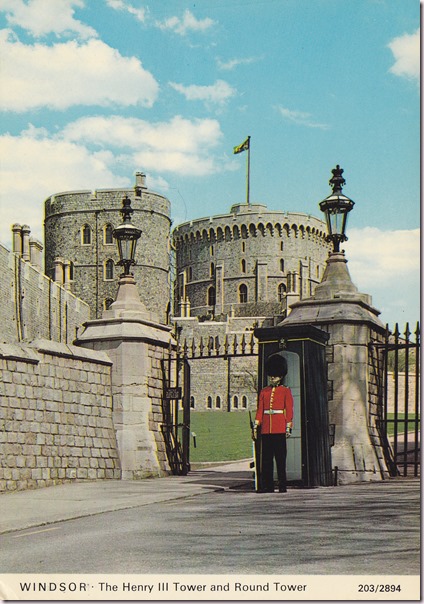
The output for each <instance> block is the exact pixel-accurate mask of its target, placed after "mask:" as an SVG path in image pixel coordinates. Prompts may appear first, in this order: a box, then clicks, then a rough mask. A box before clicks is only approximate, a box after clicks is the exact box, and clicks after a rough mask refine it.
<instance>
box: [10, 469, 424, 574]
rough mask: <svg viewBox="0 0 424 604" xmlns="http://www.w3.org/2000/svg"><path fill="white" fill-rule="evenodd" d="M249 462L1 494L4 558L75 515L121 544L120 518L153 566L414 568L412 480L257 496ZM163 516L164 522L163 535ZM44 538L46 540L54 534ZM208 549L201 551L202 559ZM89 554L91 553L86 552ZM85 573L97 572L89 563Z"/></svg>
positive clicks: (416, 542) (336, 570)
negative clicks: (25, 539)
mask: <svg viewBox="0 0 424 604" xmlns="http://www.w3.org/2000/svg"><path fill="white" fill-rule="evenodd" d="M249 461H250V460H245V461H242V462H235V463H229V464H223V465H220V466H214V467H207V468H202V469H198V470H194V471H192V472H190V473H189V475H188V476H184V477H182V476H181V477H179V476H169V477H166V478H158V479H148V480H141V481H114V480H108V481H97V482H75V483H68V484H62V485H59V486H54V487H47V488H43V489H37V490H31V491H19V492H12V493H5V494H1V495H0V509H1V518H0V533H1V534H2V540H3V542H4V545H3V548H4V549H3V555H2V556H1V558H2V559H3V562H2V564H4V563H5V562H6V563H7V561H8V559H9V560H10V555H9V556H8V551H7V549H8V544H9V545H10V551H9V554H13V555H15V560H21V559H22V560H24V557H23V556H24V554H25V555H27V557H28V560H29V561H28V564H31V558H30V553H31V552H27V553H26V552H24V550H22V552H21V553H19V552H18V550H16V551H14V552H12V547H15V546H14V545H13V544H12V541H13V539H12V538H13V536H14V534H15V533H16V532H19V531H21V532H22V531H26V530H28V529H33V528H34V527H46V526H49V525H54V524H55V523H60V522H63V521H74V522H77V521H78V522H79V523H85V526H87V523H88V522H91V525H90V526H93V527H94V524H97V525H99V528H97V526H96V531H99V533H98V534H100V535H101V534H102V526H101V523H102V522H103V523H104V530H103V532H104V533H105V534H106V533H108V531H110V533H108V534H109V539H110V541H111V543H112V544H113V543H116V545H118V541H119V539H120V537H121V534H120V528H119V527H120V522H121V520H120V518H122V519H123V522H127V523H128V527H129V528H131V530H129V529H128V533H131V534H133V533H134V532H135V531H139V535H142V536H143V539H144V545H145V547H146V550H147V551H149V552H150V558H149V560H148V563H149V564H150V565H152V564H156V565H157V566H156V569H157V571H158V572H159V570H160V571H167V572H172V571H176V570H178V569H179V570H180V571H181V572H200V573H201V572H221V571H222V570H226V571H227V572H228V571H229V572H237V570H238V569H239V570H242V571H244V572H252V569H255V568H256V572H277V571H276V569H282V564H283V563H282V556H284V564H285V571H286V572H291V573H294V574H302V573H311V574H320V573H322V574H364V573H369V574H387V575H418V574H420V482H419V479H414V478H396V479H390V480H386V481H379V482H368V483H359V484H353V485H346V486H337V487H319V488H315V489H301V488H290V487H289V489H288V492H287V494H280V493H277V492H276V493H272V494H268V493H265V494H257V493H255V492H254V491H253V481H252V470H250V469H249ZM113 513H115V514H113ZM113 522H116V527H115V526H113V527H112V524H113ZM161 522H162V526H163V524H164V523H166V524H165V526H166V534H165V531H164V529H162V533H164V534H163V542H161V538H162V537H160V533H161V524H160V523H161ZM75 526H76V525H75ZM78 526H79V525H78ZM182 526H189V527H191V531H186V532H184V531H183V530H182ZM121 533H122V531H121ZM47 535H49V539H50V540H52V539H53V537H54V532H53V533H51V532H50V533H47ZM41 537H43V538H46V537H44V535H40V536H39V538H40V539H41ZM65 537H66V533H64V538H65ZM36 538H38V536H36V537H34V539H36ZM18 541H19V543H20V542H21V541H22V540H18ZM18 541H16V540H15V543H16V544H17V543H18ZM43 543H44V542H43ZM46 543H47V542H46ZM170 543H173V545H174V546H175V547H176V548H177V549H178V551H179V557H178V565H179V566H178V569H176V568H173V567H172V564H174V563H175V555H173V557H172V556H170V555H169V556H168V551H167V550H169V544H170ZM206 544H207V545H206ZM270 544H272V546H271V545H270ZM59 545H60V543H58V546H59ZM206 546H207V551H208V556H204V555H203V556H202V555H201V554H202V551H201V550H202V547H203V548H205V547H206ZM16 547H18V545H16ZM22 547H23V546H22ZM43 547H45V545H43ZM75 547H79V546H78V544H77V545H75ZM87 547H88V548H89V547H90V543H89V540H88V539H87ZM127 548H128V549H131V544H130V543H129V542H128V543H125V542H123V543H122V551H125V550H126V549H127ZM134 551H137V550H136V548H135V547H134ZM288 553H289V555H287V554H288ZM203 554H204V551H203ZM155 555H156V556H157V557H156V558H154V556H155ZM81 556H83V553H82V549H81ZM86 558H87V560H88V561H89V560H90V554H89V553H87V554H86ZM111 559H116V556H115V558H111ZM133 559H134V565H135V566H134V569H131V568H129V567H128V564H129V562H128V560H125V561H123V562H122V564H123V568H125V569H127V570H128V572H136V569H138V571H139V572H152V571H151V570H150V571H149V567H148V566H146V567H144V568H143V567H141V564H142V563H143V562H142V561H141V559H138V560H136V559H135V558H134V557H133ZM258 560H259V562H258ZM53 563H54V557H53V555H52V559H51V564H53ZM105 563H106V562H105ZM22 564H23V562H22ZM93 564H94V562H93ZM146 564H147V562H146ZM240 564H241V568H240V566H238V565H240ZM261 565H262V566H261ZM273 565H274V566H273ZM232 566H233V567H232ZM109 568H110V567H109ZM26 570H27V569H26ZM40 570H41V569H40ZM115 570H116V572H122V569H121V568H118V567H116V569H113V570H112V572H114V571H115ZM75 571H77V569H76V568H75ZM3 572H14V571H13V569H6V570H5V571H3ZM27 572H28V571H27ZM50 572H60V569H59V568H58V569H57V571H55V570H52V571H50ZM87 572H102V569H101V568H100V567H95V566H93V567H92V568H87ZM253 572H254V571H253Z"/></svg>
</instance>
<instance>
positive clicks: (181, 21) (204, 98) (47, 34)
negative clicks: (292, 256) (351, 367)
mask: <svg viewBox="0 0 424 604" xmlns="http://www.w3.org/2000/svg"><path fill="white" fill-rule="evenodd" d="M419 13H420V3H419V1H418V0H313V1H311V0H198V1H196V2H193V1H192V2H188V1H185V0H152V1H151V2H144V1H142V0H0V21H1V28H2V31H1V32H0V43H1V45H2V55H3V68H2V75H1V77H2V86H1V91H0V110H1V112H2V113H1V117H2V132H1V136H0V141H1V150H2V157H3V159H2V162H1V164H0V178H1V181H0V182H1V187H0V189H1V193H0V204H1V206H0V211H1V216H2V221H1V226H0V229H1V230H0V240H1V241H2V242H3V243H4V244H5V245H6V246H8V247H10V225H11V224H12V223H14V222H20V223H23V222H27V223H29V224H30V226H31V228H32V233H33V235H34V236H36V237H38V238H39V239H42V219H43V201H44V199H45V198H46V197H47V196H49V195H50V194H53V193H56V192H59V191H65V190H76V189H96V188H107V187H119V186H127V185H132V184H133V181H134V173H135V172H136V171H139V170H141V171H144V172H145V173H146V174H147V184H148V186H149V188H151V189H154V190H156V191H158V192H160V193H163V194H165V195H166V196H167V197H168V198H169V199H170V200H171V204H172V216H173V220H174V224H178V223H180V222H183V221H185V220H189V219H191V218H197V217H201V216H207V215H212V214H218V213H226V212H227V211H228V210H229V208H230V206H231V205H232V204H234V203H238V202H244V201H245V198H246V184H245V181H246V153H241V154H239V155H233V152H232V150H233V147H234V146H236V145H238V144H240V143H242V142H243V141H244V140H245V138H246V137H247V136H248V135H250V136H251V183H250V186H251V201H252V202H255V201H256V202H260V203H265V204H266V205H267V206H268V207H269V208H270V209H278V210H287V211H301V212H306V213H308V214H309V213H310V214H313V215H315V216H319V215H320V212H319V207H318V203H319V201H321V200H322V199H323V198H325V197H326V196H327V195H328V194H329V193H330V191H331V189H330V187H329V185H328V180H329V178H330V177H331V169H332V168H333V167H334V166H335V165H336V164H337V163H338V164H340V165H341V166H342V167H343V168H344V170H345V173H344V176H345V178H346V186H345V188H344V192H345V193H346V194H347V195H348V196H349V197H351V198H352V199H353V200H354V201H355V208H354V210H353V211H352V213H351V215H350V217H349V220H350V222H349V230H348V236H349V241H348V242H347V243H346V245H345V249H346V252H347V257H348V259H349V265H348V266H349V269H350V272H351V275H352V278H353V280H354V282H355V284H356V285H357V286H358V287H359V289H360V290H361V291H364V292H366V293H370V294H371V295H372V296H373V302H374V305H375V306H376V307H377V308H379V309H380V310H381V311H382V315H381V318H382V320H383V321H384V322H389V323H390V324H393V323H394V322H395V321H399V322H400V323H404V322H405V321H411V322H412V321H416V320H417V319H418V318H419V293H420V292H419V275H420V269H419V241H420V236H419V226H420V133H419V130H420V104H419V103H420V96H419V95H420V88H419V25H420V14H419Z"/></svg>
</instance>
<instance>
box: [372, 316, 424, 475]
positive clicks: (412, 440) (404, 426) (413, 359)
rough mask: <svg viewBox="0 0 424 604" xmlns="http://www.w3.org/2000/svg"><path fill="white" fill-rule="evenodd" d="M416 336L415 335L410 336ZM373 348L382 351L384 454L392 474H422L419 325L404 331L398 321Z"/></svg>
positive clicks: (381, 386) (382, 432) (381, 390)
mask: <svg viewBox="0 0 424 604" xmlns="http://www.w3.org/2000/svg"><path fill="white" fill-rule="evenodd" d="M411 336H413V338H411ZM373 346H374V347H377V348H379V349H380V351H381V353H382V363H383V372H382V383H380V384H379V390H380V396H379V398H380V400H381V407H380V413H379V416H380V419H379V420H378V428H379V431H380V436H381V442H382V444H383V448H384V455H385V458H386V462H387V465H388V467H389V470H390V474H391V475H392V476H418V475H419V473H420V444H421V443H420V424H421V408H420V325H419V323H417V325H416V330H415V332H414V333H412V332H411V331H410V329H409V324H408V323H407V324H406V327H405V331H404V332H403V334H402V333H401V332H400V331H399V326H398V324H397V323H396V325H395V329H394V331H393V333H391V332H390V331H389V329H388V327H387V328H386V335H385V338H384V342H382V343H379V344H376V343H373Z"/></svg>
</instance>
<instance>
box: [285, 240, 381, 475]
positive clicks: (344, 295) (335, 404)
mask: <svg viewBox="0 0 424 604" xmlns="http://www.w3.org/2000/svg"><path fill="white" fill-rule="evenodd" d="M379 314H380V313H379V311H378V310H377V309H376V308H374V307H373V306H372V300H371V296H369V295H368V294H363V293H360V292H359V291H358V289H357V287H356V286H355V285H354V284H353V283H352V280H351V277H350V274H349V271H348V268H347V260H346V258H345V254H344V252H343V251H339V252H332V253H330V255H329V258H328V260H327V267H326V270H325V273H324V276H323V279H322V282H321V283H320V284H319V285H318V286H317V287H316V289H315V293H314V295H313V296H312V297H311V298H308V299H306V300H301V301H299V302H296V303H294V304H292V306H291V312H290V314H289V316H288V317H287V318H286V319H285V320H284V321H283V322H282V323H281V324H280V325H282V326H293V325H305V324H307V325H315V326H316V327H319V328H321V329H322V330H324V331H326V332H327V333H328V334H329V336H330V338H329V341H328V344H327V364H328V412H329V423H330V424H333V425H334V427H335V434H334V446H333V447H332V465H333V468H337V477H338V483H339V484H346V483H350V482H360V481H373V480H382V479H384V478H388V477H389V471H388V468H387V465H386V462H385V459H384V454H383V449H382V443H381V440H380V436H379V432H378V424H377V419H378V407H379V401H378V391H377V389H376V381H377V380H378V378H379V376H378V375H376V371H377V372H378V371H379V368H378V363H375V362H373V359H372V358H371V354H372V353H371V347H370V346H369V344H370V342H372V341H373V342H378V341H382V340H383V335H384V332H385V327H384V325H383V323H382V322H381V321H380V319H379V318H378V315H379Z"/></svg>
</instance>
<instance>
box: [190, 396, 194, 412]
mask: <svg viewBox="0 0 424 604" xmlns="http://www.w3.org/2000/svg"><path fill="white" fill-rule="evenodd" d="M190 407H191V408H192V409H194V396H190Z"/></svg>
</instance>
